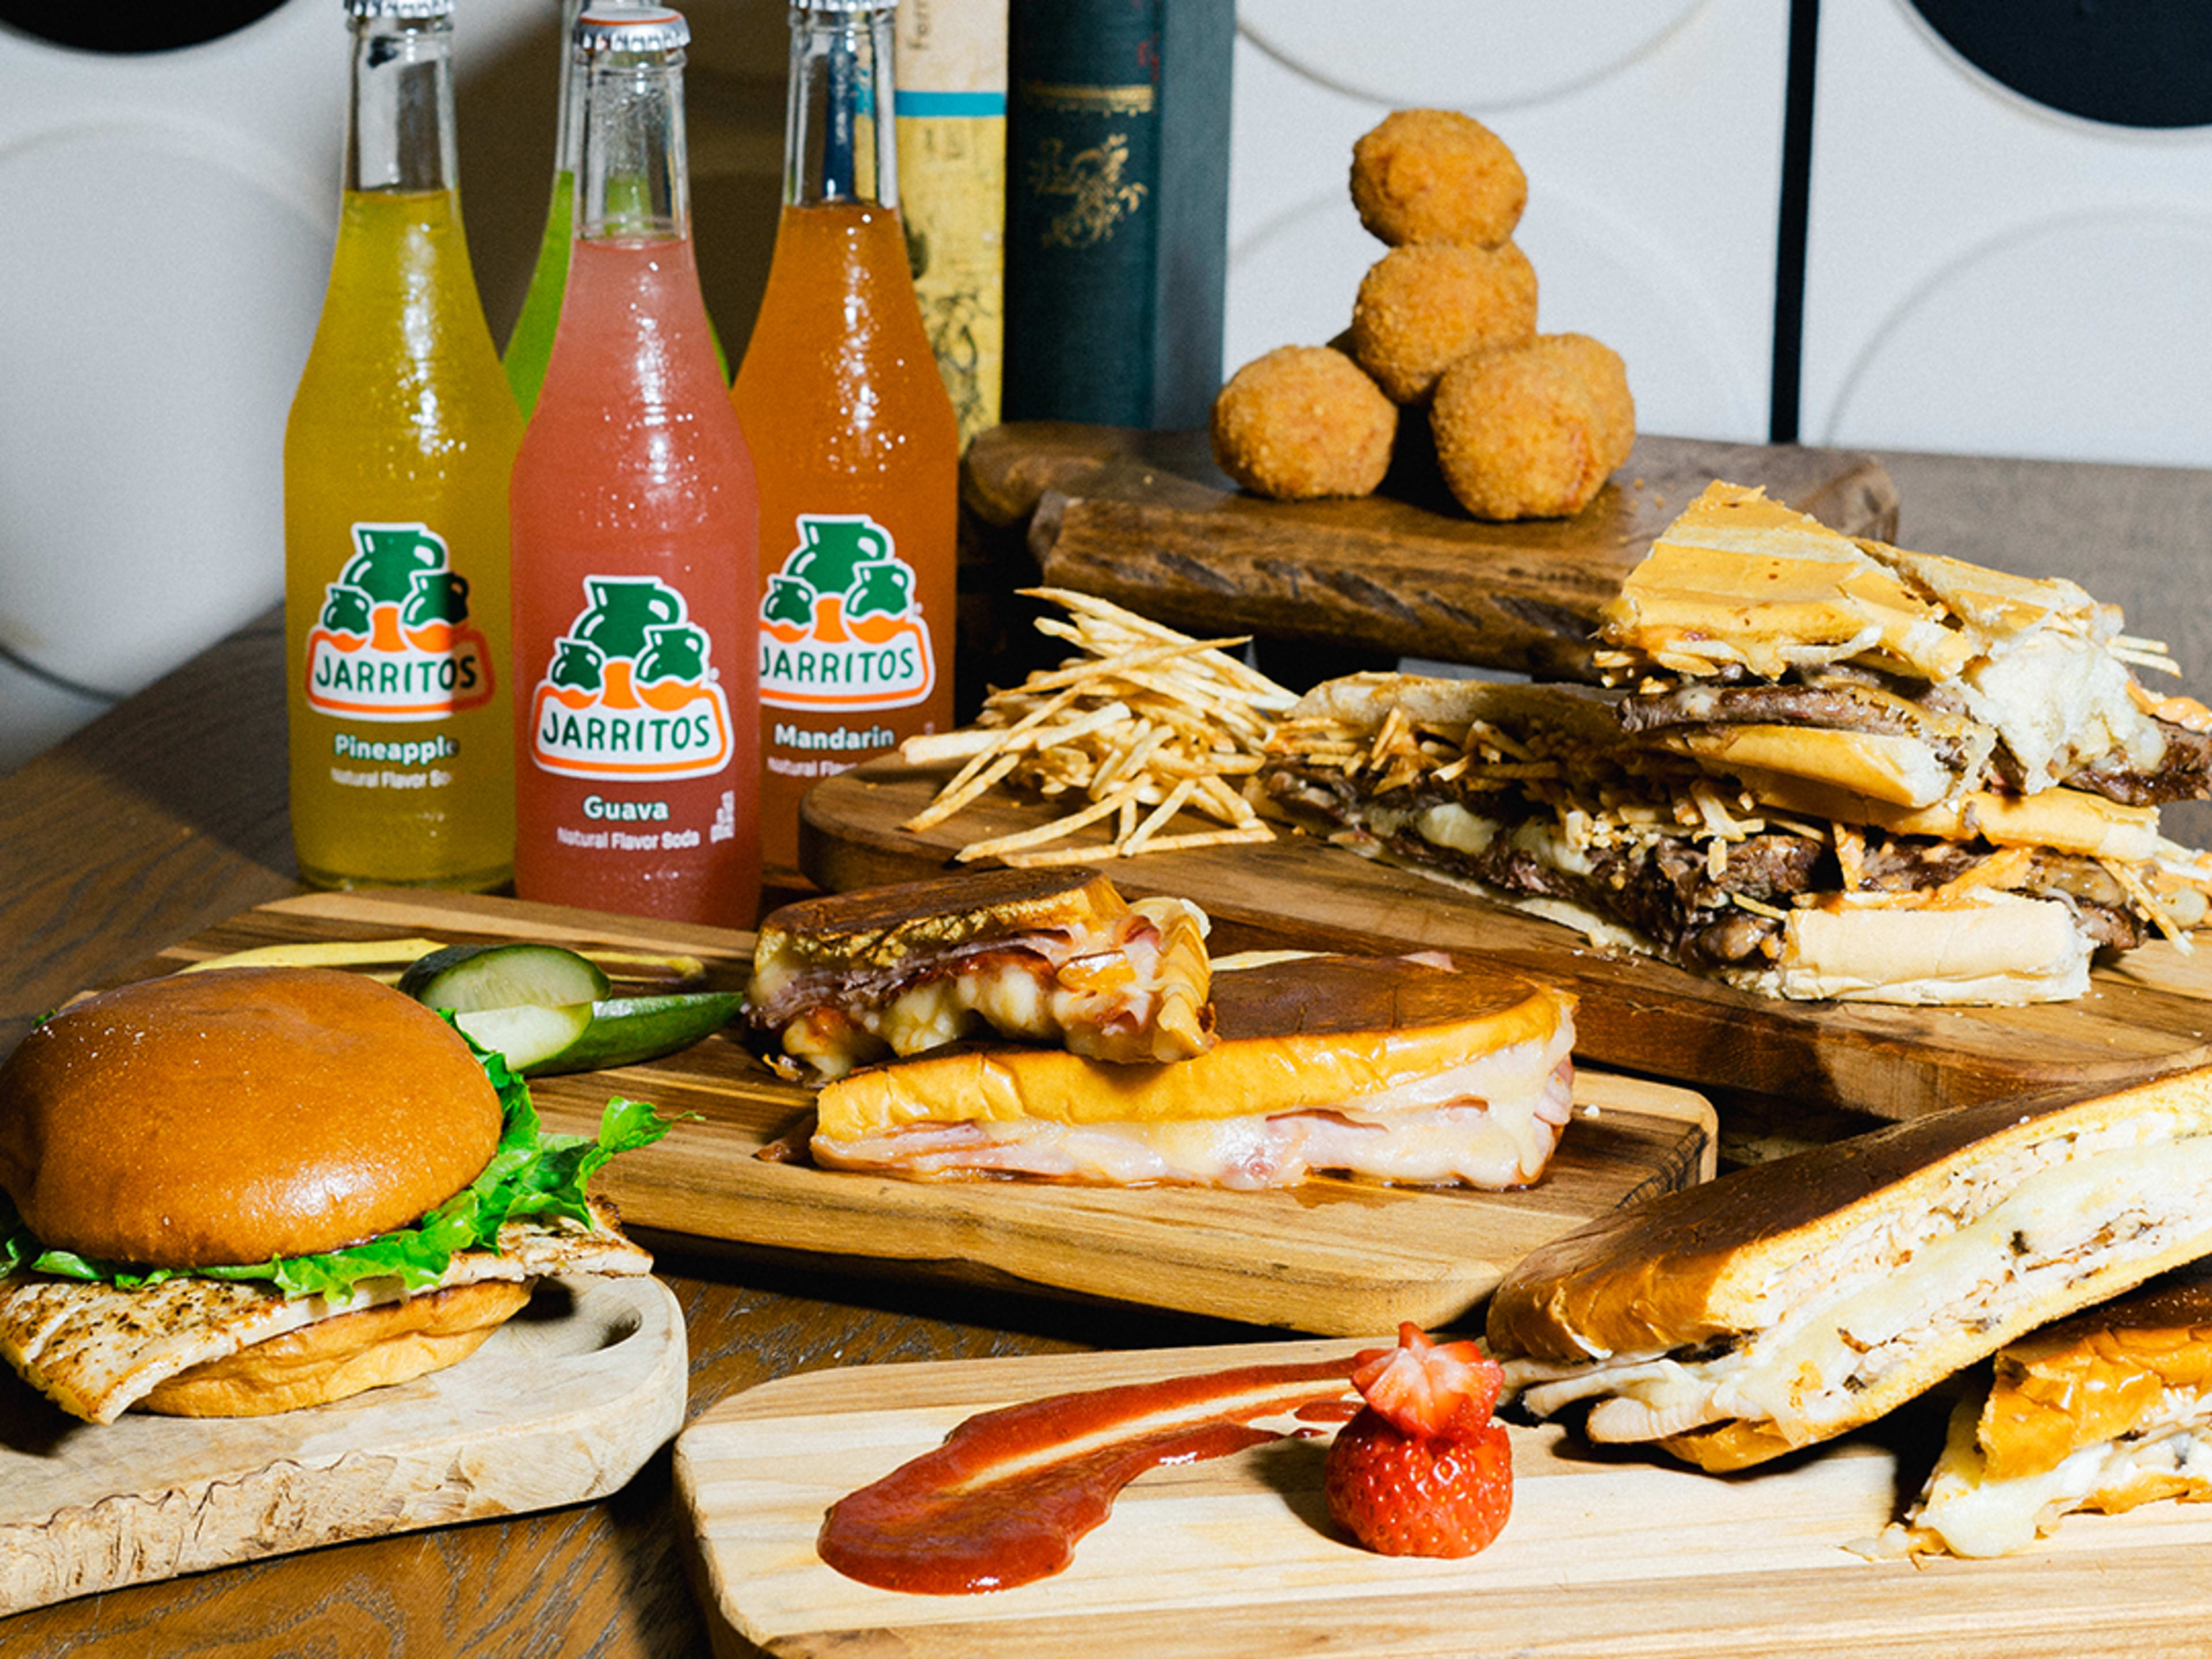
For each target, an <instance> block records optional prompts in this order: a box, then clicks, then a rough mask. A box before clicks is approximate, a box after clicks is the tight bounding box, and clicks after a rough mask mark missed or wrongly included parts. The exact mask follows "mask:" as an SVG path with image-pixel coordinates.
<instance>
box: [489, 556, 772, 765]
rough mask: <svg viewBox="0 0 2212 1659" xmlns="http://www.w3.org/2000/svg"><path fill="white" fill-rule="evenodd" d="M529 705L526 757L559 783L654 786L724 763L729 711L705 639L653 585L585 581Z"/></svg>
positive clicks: (643, 580) (662, 588)
mask: <svg viewBox="0 0 2212 1659" xmlns="http://www.w3.org/2000/svg"><path fill="white" fill-rule="evenodd" d="M584 594H585V597H586V600H587V601H588V603H587V604H586V605H585V606H584V608H583V609H582V610H581V611H578V612H577V613H576V618H575V620H574V622H572V623H569V624H568V632H567V633H565V634H563V635H562V636H561V637H560V638H559V639H557V640H556V641H553V660H552V662H551V663H550V665H548V666H547V668H546V670H545V677H544V678H543V679H541V680H539V681H538V689H537V690H536V691H535V692H534V693H532V697H531V704H530V754H531V758H532V760H534V761H535V762H537V763H538V767H539V768H540V769H542V770H544V771H547V772H557V773H559V774H560V775H562V776H563V777H571V778H600V779H605V780H606V781H612V782H622V781H629V782H636V783H653V782H665V781H673V780H675V779H678V778H703V777H710V776H712V775H714V773H717V772H719V771H720V770H721V769H723V768H724V767H725V766H726V765H728V764H729V761H730V755H731V752H732V750H731V736H730V704H729V699H728V698H726V697H725V696H723V695H722V688H721V686H720V684H718V679H719V677H718V676H717V674H716V673H715V671H714V664H713V662H712V660H711V656H710V653H711V649H712V641H709V640H708V637H707V630H706V629H703V628H701V627H699V626H698V625H697V624H696V623H693V622H691V621H690V619H689V617H688V615H687V612H686V609H685V606H684V596H683V594H681V593H679V592H677V591H676V589H674V588H672V587H671V586H668V584H667V583H665V582H664V581H661V580H659V578H657V577H653V576H586V577H585V578H584Z"/></svg>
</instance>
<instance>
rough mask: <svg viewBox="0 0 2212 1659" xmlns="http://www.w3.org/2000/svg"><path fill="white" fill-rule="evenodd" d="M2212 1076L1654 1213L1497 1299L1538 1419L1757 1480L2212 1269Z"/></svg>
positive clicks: (1818, 1163)
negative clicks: (2103, 1310)
mask: <svg viewBox="0 0 2212 1659" xmlns="http://www.w3.org/2000/svg"><path fill="white" fill-rule="evenodd" d="M2208 1191H2212V1069H2204V1070H2198V1071H2194V1072H2185V1073H2175V1074H2173V1075H2172V1076H2168V1077H2164V1078H2160V1079H2154V1081H2151V1082H2148V1083H2144V1084H2140V1085H2136V1086H2134V1087H2132V1088H2129V1089H2124V1090H2120V1091H2115V1092H2112V1093H2110V1094H2105V1095H2100V1096H2097V1097H2092V1098H2088V1099H2081V1098H2079V1097H2072V1098H2066V1097H2060V1098H2052V1097H2039V1098H2036V1099H2031V1100H2025V1101H2021V1100H2012V1101H1996V1102H1991V1103H1986V1104H1984V1105H1979V1106H1970V1107H1964V1108H1960V1109H1957V1110H1955V1111H1950V1112H1944V1113H1940V1114H1937V1115H1933V1116H1929V1117H1924V1118H1920V1119H1917V1120H1916V1121H1912V1122H1911V1123H1905V1124H1899V1125H1894V1126H1892V1127H1888V1128H1885V1129H1880V1130H1876V1131H1875V1132H1874V1133H1870V1134H1866V1135H1861V1136H1858V1137H1856V1138H1854V1139H1849V1140H1842V1141H1837V1142H1834V1143H1832V1144H1831V1145H1828V1146H1820V1147H1815V1148H1814V1149H1813V1150H1811V1151H1809V1152H1801V1153H1798V1154H1796V1156H1794V1157H1790V1158H1778V1159H1777V1160H1775V1161H1774V1162H1772V1163H1769V1164H1756V1165H1753V1166H1752V1167H1751V1168H1749V1169H1746V1170H1739V1171H1736V1172H1735V1173H1733V1174H1729V1175H1726V1176H1722V1177H1721V1178H1720V1179H1718V1180H1717V1181H1713V1182H1708V1183H1707V1184H1705V1186H1702V1187H1698V1188H1692V1189H1690V1190H1687V1191H1685V1192H1680V1193H1675V1194H1668V1195H1667V1196H1665V1197H1662V1198H1658V1199H1654V1200H1649V1201H1647V1202H1645V1203H1643V1204H1638V1205H1632V1206H1627V1207H1626V1208H1623V1209H1621V1210H1619V1211H1616V1212H1613V1213H1612V1214H1611V1215H1608V1216H1606V1217H1603V1218H1600V1219H1598V1220H1596V1221H1595V1222H1592V1223H1590V1224H1589V1225H1587V1226H1585V1227H1583V1228H1582V1229H1580V1230H1579V1231H1576V1232H1573V1233H1571V1234H1569V1235H1567V1236H1566V1237H1563V1238H1560V1239H1557V1240H1554V1241H1553V1243H1549V1244H1547V1245H1545V1246H1543V1247H1541V1249H1538V1250H1536V1251H1535V1252H1534V1254H1532V1255H1529V1256H1528V1258H1527V1259H1526V1260H1524V1261H1522V1262H1521V1263H1520V1264H1519V1265H1518V1266H1516V1267H1515V1268H1514V1269H1513V1271H1512V1272H1511V1273H1509V1274H1507V1276H1506V1278H1505V1279H1504V1282H1503V1283H1502V1284H1501V1285H1499V1286H1498V1290H1497V1291H1496V1292H1495V1294H1494V1295H1493V1296H1492V1298H1491V1304H1490V1311H1489V1315H1488V1337H1489V1341H1490V1347H1491V1352H1492V1354H1493V1355H1495V1356H1496V1357H1497V1358H1498V1359H1499V1360H1500V1361H1501V1362H1502V1363H1503V1364H1504V1366H1505V1369H1506V1375H1507V1377H1508V1380H1509V1383H1510V1386H1511V1387H1513V1388H1515V1389H1517V1390H1518V1395H1519V1400H1520V1403H1521V1405H1522V1407H1524V1408H1526V1409H1528V1410H1529V1411H1531V1412H1533V1413H1536V1414H1537V1415H1539V1416H1547V1417H1548V1416H1552V1415H1554V1414H1557V1413H1562V1412H1565V1411H1567V1410H1569V1409H1570V1408H1571V1407H1577V1406H1581V1405H1587V1406H1588V1407H1589V1410H1588V1414H1587V1416H1586V1417H1585V1418H1584V1419H1583V1432H1584V1434H1585V1435H1586V1436H1587V1437H1589V1438H1590V1439H1591V1440H1594V1441H1603V1442H1617V1443H1647V1444H1651V1445H1656V1446H1659V1447H1662V1448H1663V1449H1666V1450H1668V1451H1669V1452H1671V1453H1673V1454H1674V1455H1676V1456H1678V1457H1681V1458H1683V1459H1685V1460H1686V1461H1688V1462H1693V1463H1696V1464H1698V1465H1699V1466H1700V1467H1701V1468H1707V1469H1715V1470H1722V1469H1735V1468H1746V1467H1748V1466H1750V1465H1753V1464H1756V1463H1760V1462H1765V1461H1767V1460H1768V1459H1771V1458H1773V1457H1777V1456H1779V1455H1782V1454H1783V1453H1785V1452H1789V1451H1792V1450H1795V1449H1798V1448H1800V1447H1803V1446H1809V1445H1813V1444H1815V1443H1819V1442H1821V1441H1824V1440H1827V1439H1830V1438H1832V1437H1834V1436H1836V1435H1838V1434H1841V1433H1843V1432H1844V1431H1846V1430H1849V1429H1852V1428H1856V1427H1857V1426H1858V1425H1861V1424H1863V1423H1868V1422H1871V1421H1872V1420H1874V1419H1875V1418H1877V1417H1880V1416H1881V1415H1883V1414H1884V1413H1887V1412H1888V1411H1890V1410H1892V1409H1893V1408H1894V1407H1897V1406H1899V1405H1901V1404H1903V1403H1904V1402H1905V1401H1907V1400H1910V1399H1912V1398H1913V1397H1915V1396H1916V1395H1919V1394H1921V1393H1922V1392H1923V1391H1924V1390H1926V1389H1929V1388H1930V1387H1931V1386H1933V1385H1934V1384H1935V1383H1938V1382H1940V1381H1941V1380H1942V1379H1943V1378H1945V1377H1947V1376H1950V1375H1952V1374H1953V1373H1954V1372H1956V1371H1958V1370H1962V1369H1964V1368H1965V1367H1966V1366H1968V1365H1971V1364H1973V1363H1974V1362H1975V1361H1977V1360H1979V1359H1982V1358H1986V1357H1987V1356H1988V1355H1990V1354H1991V1353H1993V1352H1996V1350H1997V1349H1999V1348H2001V1347H2002V1346H2004V1345H2005V1344H2007V1343H2008V1342H2012V1341H2014V1340H2017V1339H2019V1338H2021V1336H2023V1335H2025V1334H2027V1333H2028V1332H2029V1331H2032V1330H2034V1329H2036V1328H2039V1327H2041V1326H2044V1325H2047V1324H2049V1323H2050V1322H2052V1321H2054V1320H2057V1319H2060V1318H2063V1317H2064V1316H2068V1315H2070V1314H2073V1313H2075V1312H2078V1311H2079V1310H2081V1309H2083V1308H2086V1307H2087V1306H2089V1305H2091V1304H2094V1303H2098V1302H2101V1301H2104V1300H2106V1299H2107V1298H2109V1297H2114V1296H2117V1295H2119V1294H2120V1293H2122V1292H2124V1291H2129V1290H2132V1289H2133V1288H2134V1287H2135V1286H2136V1285H2140V1284H2142V1282H2143V1281H2145V1280H2146V1279H2150V1278H2151V1277H2153V1276H2154V1275H2155V1274H2157V1273H2163V1272H2165V1271H2166V1270H2168V1269H2170V1268H2172V1267H2179V1266H2180V1265H2181V1264H2183V1263H2185V1262H2189V1261H2195V1260H2197V1258H2199V1257H2201V1256H2203V1255H2207V1254H2212V1205H2208V1204H2207V1203H2206V1202H2205V1200H2204V1194H2206V1192H2208Z"/></svg>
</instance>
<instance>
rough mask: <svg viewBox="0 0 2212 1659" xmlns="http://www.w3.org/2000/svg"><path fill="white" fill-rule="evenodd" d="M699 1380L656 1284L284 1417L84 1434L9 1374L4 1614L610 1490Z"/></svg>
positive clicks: (552, 1292)
mask: <svg viewBox="0 0 2212 1659" xmlns="http://www.w3.org/2000/svg"><path fill="white" fill-rule="evenodd" d="M689 1383H690V1368H689V1366H688V1364H686V1360H685V1349H684V1315H683V1311H682V1310H681V1309H679V1308H678V1305H677V1302H676V1297H675V1294H674V1292H672V1291H670V1290H669V1288H668V1287H667V1286H666V1285H663V1284H662V1283H661V1282H660V1281H659V1279H556V1280H553V1281H551V1282H550V1283H548V1284H547V1285H543V1286H541V1287H540V1289H539V1291H538V1295H537V1296H536V1297H533V1298H532V1301H531V1303H530V1304H529V1305H528V1306H527V1307H526V1308H525V1309H524V1310H523V1311H522V1312H521V1313H520V1314H518V1315H516V1316H515V1317H514V1318H513V1319H512V1320H509V1321H508V1322H507V1324H505V1325H504V1326H502V1327H501V1328H500V1329H498V1330H497V1331H495V1332H494V1333H493V1334H492V1335H491V1337H490V1339H489V1340H488V1341H486V1342H485V1344H484V1345H483V1347H481V1348H479V1349H477V1352H475V1353H474V1354H472V1355H471V1356H470V1357H469V1358H467V1359H465V1360H463V1361H462V1362H461V1363H460V1364H458V1365H455V1366H453V1367H452V1368H451V1369H450V1370H443V1371H436V1372H433V1373H432V1374H431V1375H430V1376H425V1377H420V1378H418V1379H416V1381H415V1382H412V1383H401V1384H398V1386H396V1387H392V1388H389V1389H372V1390H370V1391H369V1392H368V1393H367V1394H362V1395H356V1396H354V1398H352V1399H350V1400H342V1401H336V1402H334V1403H332V1404H331V1405H328V1406H319V1407H313V1409H310V1410H307V1411H298V1412H286V1413H280V1414H278V1415H276V1416H273V1417H242V1418H230V1419H212V1418H210V1419H194V1418H179V1417H150V1416H143V1415H141V1414H139V1413H129V1414H127V1415H125V1417H124V1418H123V1419H122V1420H120V1421H119V1422H116V1423H112V1424H107V1425H96V1424H89V1423H81V1422H79V1421H77V1420H76V1419H75V1418H71V1417H67V1416H65V1415H64V1414H63V1413H61V1412H60V1411H58V1410H57V1409H56V1408H55V1407H52V1405H50V1404H48V1403H47V1402H46V1401H45V1400H44V1399H43V1398H41V1397H40V1395H37V1394H35V1393H34V1392H33V1390H32V1389H30V1388H29V1387H28V1386H27V1384H25V1383H21V1381H19V1380H18V1379H17V1378H16V1376H15V1374H14V1373H13V1372H12V1371H6V1370H0V1614H6V1613H20V1612H21V1611H23V1610H24V1609H25V1608H27V1607H43V1606H45V1605H46V1603H47V1602H50V1601H64V1600H66V1599H68V1598H69V1597H70V1596H74V1595H92V1594H94V1592H97V1591H100V1590H108V1589H119V1588H121V1587H122V1586H124V1585H125V1584H141V1583H149V1582H151V1581H153V1580H156V1579H161V1578H173V1577H176V1576H177V1575H178V1574H179V1573H186V1572H200V1571H205V1570H207V1569H208V1568H210V1567H220V1566H228V1565H232V1564H234V1563H235V1562H240V1561H252V1560H258V1559H260V1558H262V1557H264V1556H269V1555H282V1554H286V1553H290V1552H291V1551H294V1550H304V1549H313V1548H314V1547H317V1546H318V1545H322V1544H335V1543H338V1542H341V1541H344V1540H346V1539H353V1538H374V1537H380V1536H382V1535H383V1534H386V1533H395V1532H411V1531H414V1530H416V1529H417V1528H423V1527H444V1526H451V1525H453V1524H454V1523H455V1522H461V1521H474V1520H479V1519H482V1518H483V1517H484V1516H493V1515H516V1514H521V1513H523V1512H525V1511H527V1510H542V1509H550V1508H552V1507H554V1506H555V1505H556V1504H579V1503H582V1502H584V1501H585V1500H586V1499H588V1498H598V1497H601V1496H603V1495H605V1493H607V1492H613V1491H616V1490H617V1488H619V1487H621V1486H623V1485H624V1484H626V1483H627V1482H628V1481H629V1478H630V1477H631V1476H632V1475H634V1474H636V1473H637V1471H638V1470H639V1468H641V1467H643V1465H644V1463H645V1462H646V1460H647V1458H649V1457H651V1456H652V1455H653V1453H654V1452H655V1451H657V1450H659V1448H660V1447H661V1446H663V1445H665V1443H667V1442H668V1440H669V1439H670V1438H671V1437H672V1436H673V1435H674V1434H675V1432H676V1431H677V1430H678V1428H680V1427H681V1426H682V1425H683V1422H684V1398H685V1391H686V1389H687V1388H688V1386H689ZM0 1645H4V1644H0Z"/></svg>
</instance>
